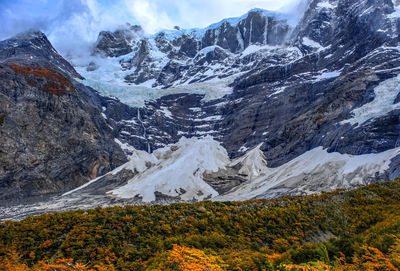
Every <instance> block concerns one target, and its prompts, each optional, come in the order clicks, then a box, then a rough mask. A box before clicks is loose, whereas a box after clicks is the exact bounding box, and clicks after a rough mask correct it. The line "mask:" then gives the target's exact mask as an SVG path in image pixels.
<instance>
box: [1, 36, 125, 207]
mask: <svg viewBox="0 0 400 271" xmlns="http://www.w3.org/2000/svg"><path fill="white" fill-rule="evenodd" d="M0 48H1V50H0V93H1V95H0V119H1V121H0V138H1V140H0V154H1V155H0V191H1V192H0V203H1V204H2V205H4V204H12V203H18V202H21V200H23V201H24V202H26V201H29V200H38V199H42V198H48V196H49V195H57V194H60V193H62V192H64V191H68V190H70V189H72V188H74V187H76V186H79V185H82V184H84V183H85V182H87V181H89V180H90V179H93V178H95V177H96V176H98V175H103V174H104V173H106V172H108V171H109V170H112V169H113V168H115V167H116V166H118V165H120V164H122V163H123V162H125V161H126V158H125V155H124V153H123V152H122V150H121V149H120V148H119V146H118V145H117V144H116V143H115V142H114V137H113V134H112V133H113V131H112V129H111V128H110V127H109V125H108V124H107V123H106V121H105V120H104V118H103V117H102V115H101V97H100V96H99V95H98V94H96V93H95V92H94V91H92V90H90V89H88V88H86V87H85V86H83V85H81V84H79V83H77V82H76V81H75V80H74V77H80V75H79V74H77V73H76V71H75V70H74V68H73V67H72V66H71V65H70V64H69V63H68V62H66V61H65V60H64V59H63V58H62V57H61V56H60V55H59V54H58V53H57V52H56V51H55V50H54V48H53V47H52V46H51V44H50V43H49V41H48V40H47V38H46V37H45V36H44V35H43V34H42V33H40V32H28V33H24V34H21V35H19V36H18V37H16V38H15V39H11V40H8V41H5V42H1V43H0Z"/></svg>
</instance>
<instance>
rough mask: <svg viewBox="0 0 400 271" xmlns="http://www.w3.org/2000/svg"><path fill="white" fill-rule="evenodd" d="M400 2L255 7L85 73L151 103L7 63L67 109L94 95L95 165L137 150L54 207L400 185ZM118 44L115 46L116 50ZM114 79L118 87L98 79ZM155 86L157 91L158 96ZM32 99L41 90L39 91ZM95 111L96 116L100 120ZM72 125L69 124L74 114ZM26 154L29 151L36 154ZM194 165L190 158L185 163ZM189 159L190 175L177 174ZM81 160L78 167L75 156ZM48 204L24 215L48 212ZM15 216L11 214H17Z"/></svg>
mask: <svg viewBox="0 0 400 271" xmlns="http://www.w3.org/2000/svg"><path fill="white" fill-rule="evenodd" d="M399 4H400V3H398V2H397V1H390V0H372V1H355V0H313V1H309V2H308V9H307V10H306V12H305V14H304V16H303V18H302V19H301V20H300V21H299V22H298V23H297V24H295V25H294V24H292V23H290V22H289V21H288V19H287V18H285V17H284V16H283V15H281V14H276V13H269V12H266V11H262V10H253V11H251V12H249V13H248V14H246V15H244V16H243V17H240V18H234V19H227V20H224V21H222V22H220V23H217V24H214V25H212V26H210V27H209V28H207V29H202V30H199V29H197V30H174V31H163V32H160V33H158V34H156V35H154V36H147V37H144V38H142V39H139V40H137V41H135V42H134V44H135V45H133V46H132V47H129V48H130V49H129V50H131V49H132V51H131V52H129V53H127V54H125V55H122V56H117V55H118V54H119V53H118V54H116V55H115V57H114V58H109V59H107V61H111V62H110V63H112V64H113V65H114V66H113V67H117V69H116V70H112V71H110V70H107V69H104V66H102V65H106V64H107V63H108V62H104V61H105V60H104V59H100V61H99V63H96V65H98V68H97V69H94V70H93V71H88V70H87V69H86V67H78V68H79V71H80V72H82V73H83V75H84V76H85V77H86V79H87V80H83V81H82V83H84V84H87V85H91V86H93V87H96V89H98V90H99V91H100V92H102V93H104V94H108V95H115V96H118V95H120V94H121V93H123V94H124V95H121V97H123V98H125V99H126V102H127V103H128V102H129V99H130V98H137V99H139V98H140V99H143V100H144V102H143V104H142V105H141V106H139V105H138V106H130V105H125V104H122V103H121V102H120V101H119V100H118V99H115V98H105V97H99V96H98V95H97V94H95V93H94V92H92V91H91V90H90V89H88V88H86V87H84V86H83V85H80V84H77V82H75V81H73V80H72V81H70V82H71V84H69V83H67V84H63V86H64V87H65V89H63V91H61V93H62V95H59V94H61V93H59V89H57V88H56V90H54V91H53V89H54V88H49V89H48V91H47V93H46V91H44V92H43V90H41V89H42V88H39V87H41V86H44V85H45V84H46V83H48V82H47V81H46V82H45V81H44V82H41V81H40V82H38V83H32V82H31V83H29V79H31V77H32V76H33V75H32V74H35V73H39V74H41V71H40V70H35V69H31V70H26V67H25V66H26V65H23V66H22V68H21V67H17V68H16V67H13V66H12V65H11V64H12V63H11V62H7V61H5V64H3V66H4V71H5V72H6V73H7V74H13V76H14V77H15V79H13V80H11V81H10V82H9V83H7V84H8V85H12V86H13V84H16V83H15V82H21V83H18V84H17V85H19V84H24V85H23V86H24V89H25V92H26V91H27V90H30V89H31V88H33V89H34V90H35V91H38V93H40V94H42V95H45V94H46V95H47V96H45V97H50V98H52V99H54V100H55V101H57V103H55V104H56V105H57V106H58V105H60V106H61V107H62V108H64V107H66V106H67V105H66V104H65V103H66V101H65V102H64V103H62V101H63V99H67V98H68V99H69V100H68V101H70V99H72V98H71V97H75V96H76V95H80V93H85V95H83V94H82V95H83V98H84V99H86V100H85V101H90V102H89V104H90V106H91V107H87V106H86V103H83V104H84V105H85V106H84V108H85V110H84V111H85V112H80V113H79V114H78V113H76V115H74V116H81V115H85V114H86V115H88V114H89V115H90V116H91V118H92V121H93V118H94V119H95V120H96V121H93V123H94V124H93V125H92V122H90V121H88V122H85V123H86V125H84V124H81V122H79V123H80V124H81V126H79V127H81V128H80V130H79V129H78V130H77V131H79V132H80V133H81V134H80V135H81V136H79V138H84V139H85V138H87V137H85V136H87V134H89V135H90V136H89V138H90V140H89V141H90V143H91V145H90V144H89V146H94V145H95V146H97V148H94V147H93V148H94V151H90V152H89V153H94V154H93V155H92V156H90V157H91V159H93V157H99V156H98V155H99V154H98V153H101V154H104V155H103V156H100V157H102V158H101V159H100V158H97V159H98V160H96V159H95V160H96V161H99V160H101V161H106V162H104V163H103V164H102V165H106V166H105V168H107V169H110V168H112V167H113V166H112V165H117V164H119V163H117V162H113V161H114V160H113V158H112V157H114V156H113V155H111V153H113V154H114V153H116V154H120V152H118V150H117V149H118V147H115V144H114V145H113V143H112V142H113V140H112V139H113V137H116V141H117V142H118V143H119V145H120V146H121V147H122V148H123V149H124V151H125V153H126V154H127V155H128V156H129V162H128V163H126V164H124V165H123V166H121V167H119V168H117V169H115V170H113V171H112V172H110V173H109V174H106V175H105V176H103V177H99V178H98V179H96V180H95V181H93V182H91V183H89V184H88V185H86V186H85V187H83V188H82V189H78V190H76V191H73V192H71V193H70V194H68V195H65V196H63V197H59V198H56V199H54V200H53V201H52V202H51V204H54V205H51V206H59V205H60V204H61V205H63V206H65V208H76V206H80V207H81V208H87V207H90V206H93V204H105V205H113V204H127V203H129V204H134V203H140V202H149V201H150V202H151V201H153V199H155V200H156V201H163V202H171V201H181V200H185V201H191V200H194V201H195V200H202V199H209V198H212V199H214V200H232V199H233V200H235V199H249V198H260V197H276V196H282V195H287V194H308V193H313V192H320V191H326V190H331V189H335V188H344V187H345V188H348V187H354V186H356V185H360V184H366V183H370V182H372V181H383V180H388V179H393V178H395V177H398V176H399V175H400V164H399V163H400V156H399V152H400V149H399V138H400V103H399V102H400V88H399V85H400V75H399V72H400V68H399V67H400V49H399V48H400V47H399V34H400V29H399V27H400V5H399ZM111 34H112V35H114V37H117V36H118V35H119V34H118V35H117V34H115V33H111ZM111 34H110V35H111ZM102 36H106V35H105V34H104V33H103V34H102ZM110 39H111V38H110ZM124 39H125V38H123V40H124ZM107 40H108V39H106V38H104V41H107ZM6 43H7V44H12V42H10V41H7V42H6ZM3 44H4V42H3ZM98 44H99V42H98ZM105 44H107V45H110V46H108V47H107V46H105V47H107V48H114V49H115V48H116V49H117V50H114V49H112V51H113V52H116V51H118V50H119V49H122V51H121V52H125V51H124V50H125V49H126V46H125V45H126V44H125V45H122V46H121V48H118V47H119V46H118V45H116V44H120V41H117V42H115V43H112V42H111V43H109V42H105ZM131 44H133V43H131ZM111 45H112V46H111ZM114 45H116V47H113V46H114ZM10 46H11V45H10ZM3 48H4V45H3ZM7 48H8V47H7ZM8 50H10V49H6V50H3V51H7V52H8ZM107 50H108V49H104V50H102V51H103V52H105V53H106V54H109V53H107V52H106V51H107ZM129 50H128V51H129ZM0 54H1V53H0ZM109 56H111V55H110V54H109ZM28 59H29V57H28ZM52 59H53V58H52ZM102 63H103V64H102ZM104 63H106V64H104ZM115 64H116V65H115ZM43 65H44V64H43ZM46 65H54V66H57V65H56V64H53V63H52V62H51V63H50V64H49V63H47V64H46ZM61 65H64V66H65V67H64V66H63V69H62V70H57V69H56V70H55V71H56V72H58V73H59V74H60V75H63V76H65V77H66V78H67V79H69V80H70V78H71V77H78V75H76V73H73V72H68V74H65V72H64V70H66V71H68V69H69V68H68V67H67V64H66V63H64V62H62V63H61ZM39 66H40V67H42V66H41V65H39ZM43 67H44V66H43ZM106 67H107V68H108V67H110V65H108V64H107V65H106ZM105 71H107V72H105ZM4 76H5V75H4ZM7 76H8V75H7ZM14 77H13V78H14ZM103 77H104V78H106V80H107V84H108V85H106V84H105V82H103V81H101V79H99V78H103ZM118 77H119V78H120V79H122V80H120V81H118V84H114V85H113V84H112V83H111V84H110V83H109V82H113V81H112V80H109V79H110V78H114V79H115V78H118ZM52 78H53V79H52V80H59V79H60V77H59V76H53V77H52ZM24 80H25V81H24ZM96 80H97V81H96ZM56 83H57V82H56ZM29 84H31V85H33V86H30V85H29ZM135 84H139V86H135ZM151 86H153V87H158V88H157V89H150V88H148V87H151ZM15 88H16V89H18V88H17V87H15ZM161 88H166V89H161ZM39 91H41V92H39ZM49 92H50V93H49ZM52 92H55V94H51V93H52ZM12 93H18V92H15V91H14V92H12ZM7 95H8V96H10V95H11V94H7ZM13 95H16V94H13ZM25 95H27V96H29V95H30V96H29V97H31V96H32V94H30V92H28V94H25ZM74 95H75V96H74ZM8 96H7V97H8ZM142 96H143V97H142ZM13 97H14V96H13ZM83 98H82V99H83ZM123 98H121V99H123ZM26 99H28V98H26ZM82 99H80V100H79V99H78V101H82ZM17 100H18V99H17ZM46 101H47V100H46ZM7 104H8V103H7ZM39 104H40V103H39ZM46 104H47V103H46ZM54 106H55V105H54ZM54 106H53V105H52V107H51V108H54ZM39 108H41V107H39ZM57 108H58V107H57ZM74 108H75V109H74V110H78V109H77V108H82V107H79V106H76V107H74ZM87 108H94V109H93V113H90V112H91V111H90V110H87ZM60 110H61V109H59V110H56V112H59V111H60ZM3 111H4V112H6V111H5V110H3ZM3 111H2V112H3ZM61 111H62V110H61ZM7 112H19V111H18V110H11V111H10V110H9V111H7ZM46 112H47V111H46ZM52 112H53V111H52ZM62 112H63V111H62ZM74 112H75V111H74ZM77 112H78V111H77ZM99 113H102V114H103V116H102V117H100V115H99ZM8 114H10V113H8ZM54 114H55V113H54ZM44 115H45V116H47V115H46V114H44ZM86 115H85V116H86ZM32 116H34V114H32ZM40 116H42V115H40ZM93 116H96V117H93ZM103 117H104V118H103ZM41 119H42V117H40V118H37V119H36V121H39V120H41ZM59 119H62V120H63V121H65V117H58V120H59ZM76 119H77V118H73V119H72V122H68V123H71V125H68V131H70V130H69V129H72V130H73V129H77V128H74V127H75V126H76V125H75V126H74V124H73V123H75V122H74V121H75V120H76ZM0 120H1V119H0ZM34 120H35V119H34ZM84 120H86V118H84ZM7 121H9V120H8V117H7V116H6V117H3V123H7ZM32 123H34V121H32ZM41 123H43V121H42V122H41ZM8 125H9V124H8ZM42 125H44V124H42ZM64 126H65V125H64ZM64 126H59V127H64ZM11 127H12V126H11ZM7 130H12V129H11V128H7ZM72 130H71V132H68V133H67V134H71V133H72ZM18 131H20V130H18ZM28 131H31V130H28ZM73 131H75V130H73ZM20 133H22V132H20ZM74 133H75V132H74ZM28 134H29V135H31V134H32V132H29V133H28ZM56 134H57V133H56ZM205 136H209V137H207V140H203V139H199V140H198V141H196V140H195V138H203V137H205ZM11 137H12V138H18V137H16V136H14V135H13V136H11ZM182 137H186V138H191V140H193V142H192V141H190V142H188V141H185V140H184V139H182ZM96 140H97V141H96ZM107 140H108V141H107ZM48 141H50V139H48ZM59 141H60V140H57V142H59ZM111 141H112V142H111ZM84 142H85V144H84V145H85V146H87V145H86V142H87V141H84ZM94 142H95V143H96V144H94ZM199 142H200V143H199ZM21 144H22V143H21ZM30 144H31V143H30ZM35 144H36V143H35ZM74 145H77V144H74ZM34 146H36V145H34ZM68 146H69V145H68ZM195 146H196V148H195ZM72 148H73V147H72ZM87 148H89V147H87ZM114 148H116V149H114ZM45 149H46V150H47V149H48V147H46V148H45ZM91 150H92V149H91ZM185 150H187V153H190V154H191V155H189V156H188V155H186V152H185ZM97 151H98V152H97ZM196 152H198V153H199V156H197V155H196ZM21 153H22V154H24V155H25V153H26V150H23V151H22V150H21ZM57 153H58V152H57ZM85 153H87V152H85ZM17 154H18V152H17ZM73 154H74V155H75V154H76V156H73V157H76V159H78V157H81V156H80V154H78V152H77V151H76V152H75V151H74V152H73ZM106 154H107V155H108V156H107V155H106ZM200 154H201V155H200ZM207 154H209V155H210V157H212V158H213V159H215V161H216V162H215V164H217V165H218V166H217V168H215V167H213V166H210V165H208V164H207V163H206V161H205V160H206V159H204V161H202V160H201V159H200V158H199V159H197V158H198V157H208V156H207ZM12 156H13V157H16V153H15V152H13V153H12ZM84 157H86V156H84ZM104 157H108V158H107V159H108V160H107V159H106V158H104ZM110 157H111V158H110ZM117 157H122V154H121V155H117ZM188 157H192V158H193V159H189V158H188ZM195 158H196V159H195ZM60 159H65V157H64V158H60ZM102 159H103V160H102ZM118 159H119V160H118V161H122V160H123V158H118ZM8 160H9V161H11V158H8ZM78 161H79V162H78V163H77V164H79V166H81V165H85V166H84V168H85V169H88V168H89V169H90V170H87V172H92V169H93V167H92V166H87V165H88V164H90V163H89V162H87V163H86V161H93V160H90V159H89V158H87V159H86V158H85V159H84V160H78ZM82 161H83V162H82ZM182 161H190V163H191V164H190V166H189V165H187V166H185V163H183V162H182ZM178 162H179V163H180V164H179V163H178ZM192 162H193V163H192ZM24 163H26V161H22V162H21V163H20V164H19V165H18V166H15V169H14V170H15V171H17V169H18V168H21V167H22V166H23V165H25V164H24ZM177 163H178V164H179V165H182V167H181V168H182V169H188V171H180V170H178V168H177V165H178V164H177ZM28 164H29V163H28ZM40 164H42V162H39V163H38V164H34V165H36V166H34V167H33V166H32V172H34V170H33V169H35V170H36V169H40V166H38V165H40ZM68 165H69V168H74V166H72V162H71V163H70V164H68ZM91 165H92V164H91ZM109 165H111V166H109ZM97 168H98V169H99V170H100V168H101V167H100V166H99V167H97ZM83 171H84V170H83ZM46 172H48V171H46ZM84 172H86V171H84ZM103 172H105V171H100V173H97V174H94V175H93V176H92V177H94V176H95V175H99V174H101V173H103ZM174 172H175V173H176V174H175V175H174ZM161 173H163V174H161ZM178 173H179V174H180V175H179V174H178ZM181 173H182V174H181ZM160 174H161V175H160ZM177 174H178V175H177ZM14 175H15V174H14ZM79 176H89V175H88V174H86V175H85V174H81V175H79ZM182 176H183V177H182ZM86 180H88V179H87V178H86V179H85V178H83V181H82V183H83V182H85V181H86ZM148 180H151V181H148ZM193 180H194V181H195V183H196V186H195V188H193V190H190V187H189V188H188V182H189V181H193ZM27 183H29V182H27ZM41 206H42V207H40V208H45V207H43V206H45V205H41ZM36 207H37V206H36ZM36 207H35V206H33V207H32V206H30V207H26V208H25V209H24V211H22V212H26V213H29V212H31V211H32V210H36V211H37V210H39V209H40V208H39V209H38V208H36ZM52 208H53V207H52ZM54 208H56V207H54ZM40 210H41V209H40ZM14 211H15V210H14ZM14 211H13V212H14ZM0 212H2V211H1V210H0ZM3 212H5V213H8V215H9V211H7V210H6V211H4V210H3Z"/></svg>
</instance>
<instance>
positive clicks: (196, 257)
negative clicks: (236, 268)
mask: <svg viewBox="0 0 400 271" xmlns="http://www.w3.org/2000/svg"><path fill="white" fill-rule="evenodd" d="M221 264H222V261H221V259H219V258H218V257H216V256H210V255H206V254H205V253H204V252H203V251H201V250H199V249H195V248H188V247H185V246H179V245H173V249H172V250H171V251H170V252H169V255H168V258H167V260H166V261H165V262H162V263H161V264H160V265H159V266H158V268H157V270H165V271H167V270H179V271H222V270H223V269H222V268H221Z"/></svg>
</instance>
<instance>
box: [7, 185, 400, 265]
mask: <svg viewBox="0 0 400 271" xmlns="http://www.w3.org/2000/svg"><path fill="white" fill-rule="evenodd" d="M399 238H400V181H399V180H396V181H392V182H387V183H383V184H372V185H369V186H367V187H363V188H359V189H357V190H354V191H337V192H333V193H324V194H322V195H315V196H306V197H286V198H283V199H278V200H257V201H246V202H201V203H196V204H172V205H155V206H130V207H112V208H106V209H102V208H96V209H93V210H87V211H84V210H81V211H70V212H65V213H54V214H45V215H41V216H34V217H28V218H26V219H24V220H22V221H19V222H14V221H7V222H4V223H1V224H0V270H400V240H399Z"/></svg>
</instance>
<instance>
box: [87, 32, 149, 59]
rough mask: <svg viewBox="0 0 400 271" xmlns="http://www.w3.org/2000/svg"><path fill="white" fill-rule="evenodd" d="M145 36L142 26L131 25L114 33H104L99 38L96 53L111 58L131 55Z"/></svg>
mask: <svg viewBox="0 0 400 271" xmlns="http://www.w3.org/2000/svg"><path fill="white" fill-rule="evenodd" d="M143 34H144V33H143V29H142V27H141V26H139V25H130V24H126V26H125V27H124V28H122V29H118V30H116V31H114V32H110V31H102V32H100V34H99V37H98V38H97V42H96V45H95V48H94V53H95V54H101V55H103V56H109V57H118V56H122V55H126V54H129V53H130V52H132V51H133V48H134V46H135V45H136V43H137V42H138V41H139V40H140V39H141V38H142V36H143Z"/></svg>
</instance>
